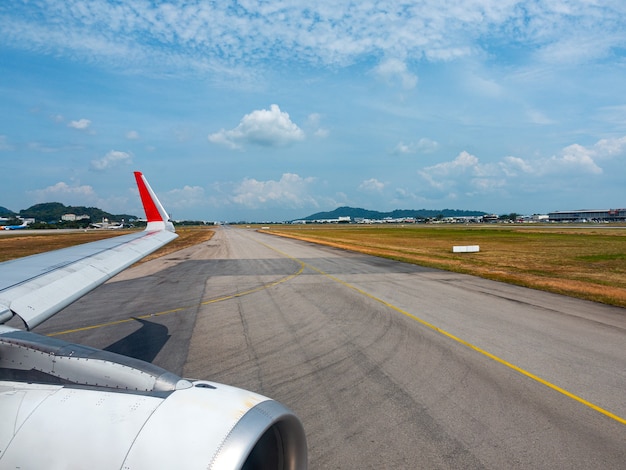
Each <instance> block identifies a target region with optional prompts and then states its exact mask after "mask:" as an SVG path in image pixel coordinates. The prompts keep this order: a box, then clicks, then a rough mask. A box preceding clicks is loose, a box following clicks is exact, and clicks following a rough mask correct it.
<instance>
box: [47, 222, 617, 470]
mask: <svg viewBox="0 0 626 470" xmlns="http://www.w3.org/2000/svg"><path fill="white" fill-rule="evenodd" d="M35 332H38V333H42V334H57V335H58V337H59V338H61V339H64V340H66V341H71V342H77V343H81V344H86V345H90V346H95V347H98V348H102V349H107V350H110V351H115V352H119V353H122V354H126V355H130V356H133V357H138V358H140V359H143V360H147V361H151V362H154V363H155V364H157V365H160V366H162V367H165V368H167V369H169V370H171V371H173V372H175V373H178V374H180V375H184V376H186V377H194V378H199V379H209V380H213V381H217V382H223V383H228V384H231V385H235V386H239V387H243V388H246V389H250V390H254V391H256V392H259V393H262V394H264V395H267V396H270V397H272V398H274V399H277V400H279V401H281V402H282V403H284V404H286V405H287V406H289V407H290V408H291V409H293V410H294V411H295V412H296V414H297V415H298V416H299V417H300V418H301V420H302V422H303V424H304V427H305V431H306V433H307V439H308V445H309V465H310V468H312V469H318V468H328V469H363V468H411V469H412V468H444V469H446V468H459V469H472V468H494V469H495V468H498V469H502V468H525V469H527V468H533V469H535V468H568V469H575V468H581V469H582V468H584V469H592V468H593V469H599V468H626V421H625V419H626V311H625V310H624V309H620V308H614V307H608V306H604V305H600V304H595V303H591V302H585V301H580V300H575V299H570V298H567V297H562V296H558V295H553V294H548V293H544V292H539V291H534V290H529V289H523V288H519V287H514V286H510V285H507V284H502V283H497V282H492V281H487V280H483V279H479V278H476V277H472V276H465V275H460V274H455V273H449V272H445V271H438V270H433V269H430V268H423V267H419V266H414V265H409V264H403V263H398V262H395V261H390V260H385V259H381V258H375V257H369V256H364V255H361V254H356V253H350V252H345V251H341V250H335V249H331V248H327V247H321V246H317V245H313V244H310V243H305V242H299V241H295V240H290V239H283V238H279V237H274V236H271V235H266V234H260V233H256V232H254V231H252V230H245V229H235V228H229V227H224V228H220V229H218V230H217V232H216V235H215V236H214V237H213V239H212V240H210V241H209V242H205V243H202V244H200V245H197V246H195V247H192V248H188V249H185V250H181V251H179V252H176V253H173V254H171V255H168V256H165V257H163V258H160V259H158V260H154V261H150V262H147V263H144V264H142V265H139V266H137V267H135V268H132V269H130V270H128V271H126V272H124V273H122V274H120V275H118V276H117V277H115V278H114V279H112V280H111V281H110V282H108V283H107V284H105V285H103V286H101V287H99V288H98V289H96V290H95V291H94V292H92V293H91V294H89V295H88V296H86V297H84V298H83V299H81V300H80V301H78V302H76V303H75V304H73V305H72V306H70V307H68V308H67V309H65V310H64V311H63V312H61V313H60V314H58V315H57V316H56V317H55V318H53V319H52V320H50V321H49V322H47V323H46V324H44V325H42V327H40V328H38V329H36V330H35ZM208 425H210V424H209V423H207V426H208ZM181 458H183V457H182V456H181ZM183 463H184V462H183Z"/></svg>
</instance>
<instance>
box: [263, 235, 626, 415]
mask: <svg viewBox="0 0 626 470" xmlns="http://www.w3.org/2000/svg"><path fill="white" fill-rule="evenodd" d="M265 246H267V247H269V248H272V247H270V246H269V245H265ZM272 249H273V250H274V251H276V252H277V253H280V254H282V255H284V256H287V257H288V258H291V259H292V260H294V261H298V262H300V263H302V264H303V266H306V267H308V268H309V269H312V270H313V271H316V272H318V273H320V274H321V275H323V276H325V277H327V278H329V279H331V280H333V281H335V282H337V283H339V284H341V285H343V286H345V287H347V288H349V289H352V290H354V291H356V292H358V293H359V294H362V295H364V296H366V297H369V298H370V299H372V300H375V301H376V302H379V303H381V304H383V305H384V306H386V307H388V308H390V309H392V310H394V311H396V312H398V313H401V314H402V315H404V316H406V317H408V318H410V319H412V320H415V321H416V322H418V323H420V324H421V325H424V326H425V327H427V328H430V329H431V330H434V331H436V332H437V333H440V334H442V335H443V336H445V337H447V338H450V339H451V340H454V341H456V342H457V343H460V344H462V345H464V346H466V347H468V348H470V349H473V350H474V351H476V352H478V353H480V354H482V355H484V356H486V357H488V358H489V359H492V360H494V361H496V362H498V363H500V364H502V365H504V366H506V367H508V368H510V369H513V370H514V371H516V372H518V373H520V374H522V375H524V376H526V377H528V378H530V379H532V380H535V381H536V382H539V383H540V384H542V385H544V386H546V387H548V388H551V389H552V390H555V391H557V392H559V393H561V394H563V395H565V396H566V397H568V398H571V399H572V400H575V401H577V402H579V403H582V404H583V405H585V406H587V407H589V408H591V409H592V410H594V411H597V412H598V413H601V414H603V415H605V416H608V417H609V418H611V419H614V420H615V421H617V422H618V423H621V424H626V419H624V418H622V417H620V416H617V415H616V414H614V413H611V412H610V411H608V410H605V409H604V408H601V407H599V406H597V405H594V404H593V403H591V402H590V401H587V400H585V399H584V398H581V397H579V396H577V395H574V394H573V393H571V392H568V391H567V390H565V389H563V388H561V387H559V386H558V385H555V384H553V383H551V382H548V381H547V380H544V379H542V378H541V377H539V376H537V375H535V374H533V373H532V372H528V371H527V370H525V369H522V368H521V367H518V366H516V365H515V364H511V363H510V362H508V361H505V360H504V359H502V358H500V357H498V356H496V355H494V354H491V353H490V352H488V351H485V350H484V349H482V348H479V347H478V346H475V345H473V344H472V343H469V342H467V341H465V340H463V339H461V338H459V337H457V336H454V335H453V334H452V333H448V332H447V331H445V330H442V329H441V328H439V327H438V326H435V325H433V324H432V323H429V322H427V321H426V320H423V319H421V318H419V317H417V316H415V315H413V314H412V313H409V312H407V311H406V310H402V309H401V308H399V307H396V306H395V305H393V304H390V303H389V302H387V301H385V300H382V299H380V298H378V297H376V296H374V295H372V294H370V293H369V292H366V291H364V290H362V289H359V288H358V287H356V286H353V285H352V284H348V283H347V282H345V281H342V280H341V279H339V278H337V277H335V276H333V275H331V274H328V273H326V272H324V271H322V270H321V269H318V268H316V267H314V266H311V265H309V264H307V263H304V262H303V261H300V260H298V259H296V258H294V257H292V256H290V255H288V254H286V253H284V252H282V251H280V250H277V249H275V248H272Z"/></svg>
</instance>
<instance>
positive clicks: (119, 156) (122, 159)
mask: <svg viewBox="0 0 626 470" xmlns="http://www.w3.org/2000/svg"><path fill="white" fill-rule="evenodd" d="M132 161H133V156H132V154H130V153H127V152H122V151H119V150H111V151H110V152H108V153H107V154H106V155H105V156H104V157H102V158H101V159H99V160H92V161H91V167H92V168H93V169H94V170H107V169H109V168H112V167H114V166H117V165H119V164H121V163H126V164H129V163H132Z"/></svg>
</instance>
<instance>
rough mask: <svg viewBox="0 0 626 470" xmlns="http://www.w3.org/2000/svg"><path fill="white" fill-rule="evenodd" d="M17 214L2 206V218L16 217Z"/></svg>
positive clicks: (0, 211) (0, 214) (0, 210)
mask: <svg viewBox="0 0 626 470" xmlns="http://www.w3.org/2000/svg"><path fill="white" fill-rule="evenodd" d="M16 215H17V214H16V213H15V212H13V211H12V210H9V209H7V208H6V207H2V206H0V217H15V216H16Z"/></svg>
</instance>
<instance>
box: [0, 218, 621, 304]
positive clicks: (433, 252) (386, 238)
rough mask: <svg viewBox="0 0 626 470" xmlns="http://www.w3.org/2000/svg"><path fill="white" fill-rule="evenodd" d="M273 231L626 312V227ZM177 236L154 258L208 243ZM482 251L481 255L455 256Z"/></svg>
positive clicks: (3, 239)
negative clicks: (466, 248) (465, 248)
mask: <svg viewBox="0 0 626 470" xmlns="http://www.w3.org/2000/svg"><path fill="white" fill-rule="evenodd" d="M269 231H270V232H271V233H276V234H280V235H283V236H289V237H294V238H300V239H304V240H308V241H313V242H316V243H322V244H326V245H331V246H337V247H340V248H345V249H349V250H353V251H358V252H362V253H367V254H371V255H375V256H383V257H387V258H392V259H396V260H400V261H405V262H409V263H415V264H420V265H423V266H431V267H435V268H440V269H445V270H448V271H456V272H462V273H467V274H474V275H477V276H481V277H485V278H488V279H494V280H498V281H504V282H508V283H512V284H517V285H521V286H526V287H532V288H535V289H542V290H546V291H550V292H556V293H560V294H565V295H569V296H572V297H578V298H582V299H587V300H593V301H596V302H603V303H606V304H610V305H616V306H620V307H626V227H615V226H608V227H607V226H595V227H594V226H589V227H572V226H518V225H486V226H485V225H481V226H456V225H407V226H387V225H374V226H354V225H305V226H300V225H280V226H276V225H272V226H271V229H270V230H269ZM122 233H125V232H123V231H117V230H116V231H105V230H88V231H86V232H81V231H76V232H71V233H55V232H54V231H41V232H36V233H32V232H29V233H25V232H20V233H11V234H3V235H2V236H0V261H6V260H9V259H13V258H19V257H22V256H27V255H30V254H35V253H40V252H44V251H50V250H54V249H58V248H63V247H66V246H70V245H76V244H79V243H87V242H90V241H94V240H98V239H101V238H107V237H112V236H116V235H121V234H122ZM177 233H178V235H179V237H178V238H177V239H176V240H175V241H173V242H172V243H170V244H168V245H166V246H164V247H163V248H161V249H160V250H158V251H157V252H155V253H153V254H152V255H150V256H149V257H148V258H146V259H144V260H143V261H145V260H148V259H153V258H156V257H158V256H162V255H163V254H165V253H170V252H173V251H177V250H180V249H183V248H186V247H188V246H192V245H195V244H196V243H200V242H202V241H206V240H208V239H210V238H211V237H212V235H213V233H214V232H213V230H212V229H211V228H207V227H181V228H179V229H178V231H177ZM454 245H479V246H480V252H478V253H452V247H453V246H454Z"/></svg>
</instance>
